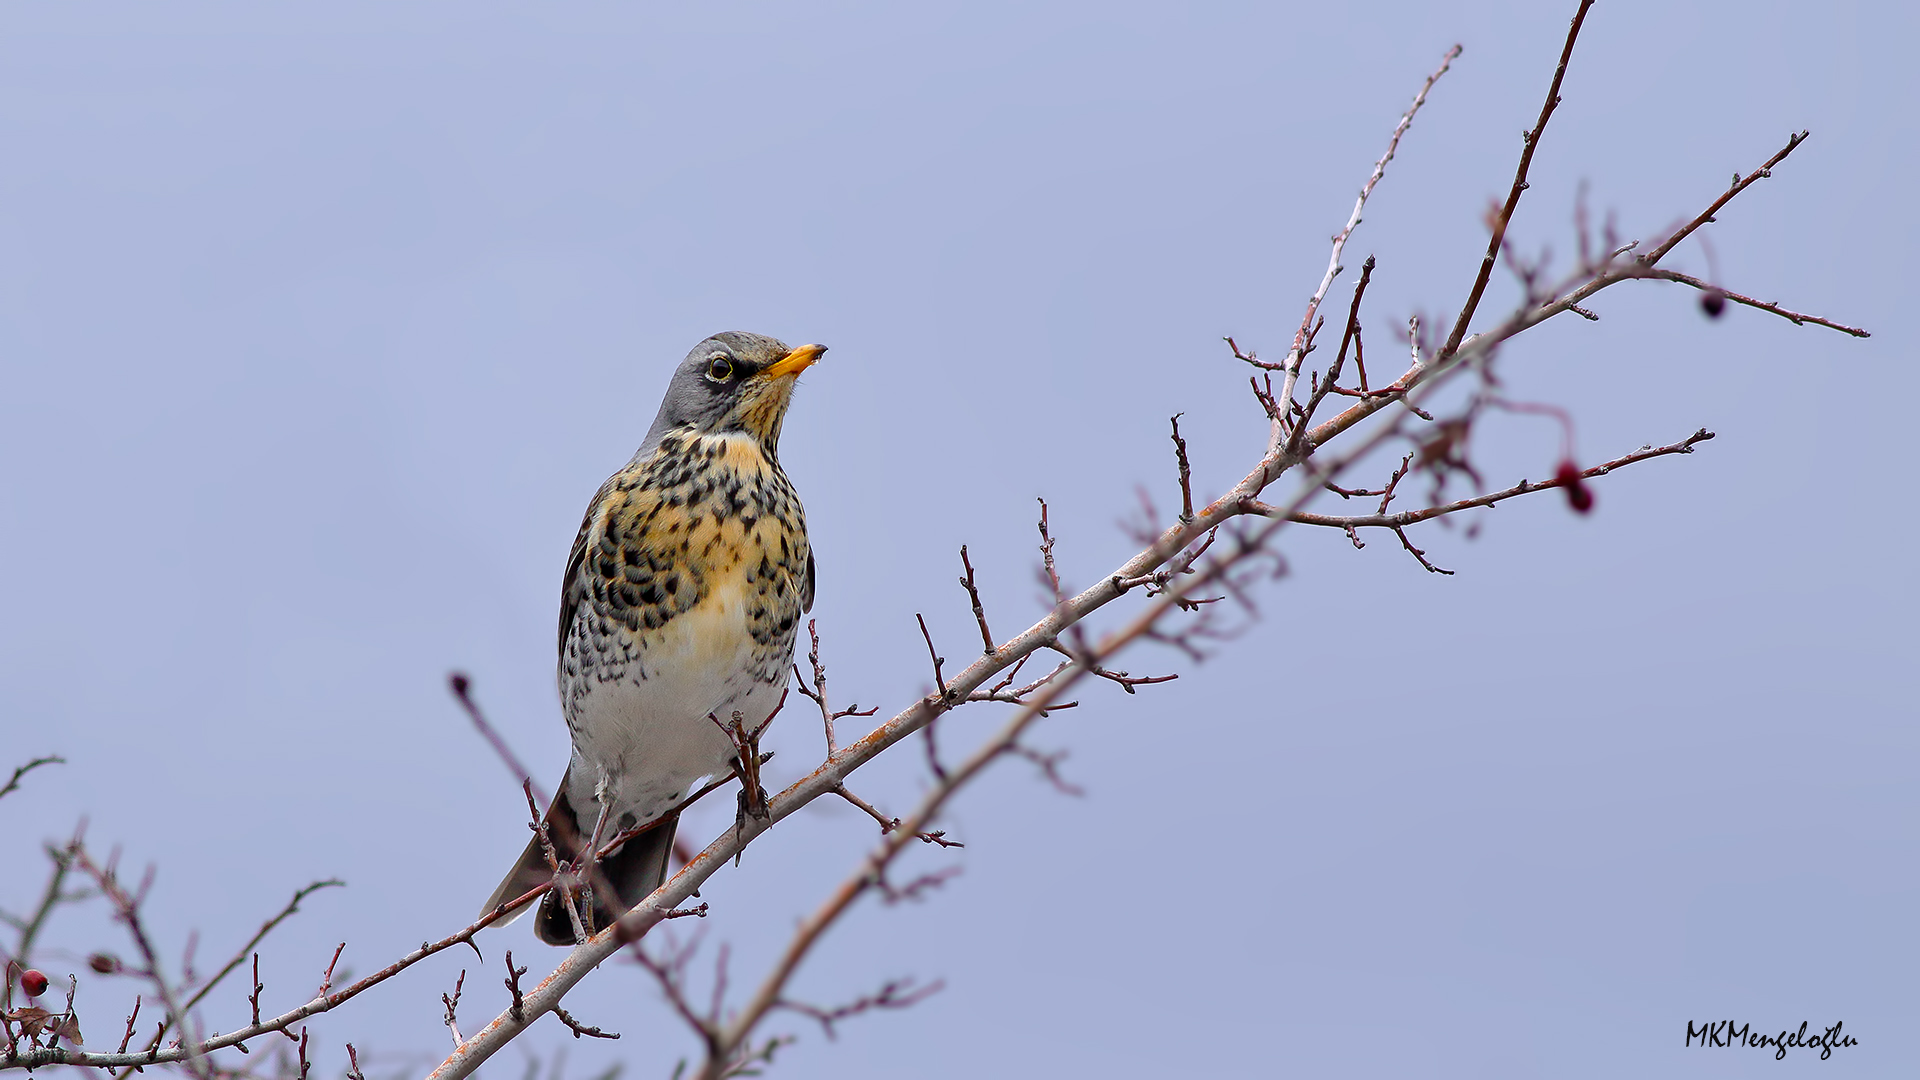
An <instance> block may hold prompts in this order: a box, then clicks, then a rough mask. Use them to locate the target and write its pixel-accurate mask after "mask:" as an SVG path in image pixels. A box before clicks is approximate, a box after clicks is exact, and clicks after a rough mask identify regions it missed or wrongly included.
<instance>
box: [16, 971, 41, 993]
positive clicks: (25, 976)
mask: <svg viewBox="0 0 1920 1080" xmlns="http://www.w3.org/2000/svg"><path fill="white" fill-rule="evenodd" d="M20 989H22V990H25V991H26V992H27V996H28V997H39V996H40V995H41V994H44V993H46V992H47V977H46V976H45V975H43V974H41V973H40V972H38V971H35V970H34V969H33V968H28V969H27V970H25V971H23V972H21V973H20Z"/></svg>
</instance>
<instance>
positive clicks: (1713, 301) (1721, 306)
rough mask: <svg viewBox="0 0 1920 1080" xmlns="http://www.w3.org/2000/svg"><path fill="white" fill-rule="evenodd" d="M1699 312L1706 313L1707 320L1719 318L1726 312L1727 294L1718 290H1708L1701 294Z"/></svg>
mask: <svg viewBox="0 0 1920 1080" xmlns="http://www.w3.org/2000/svg"><path fill="white" fill-rule="evenodd" d="M1700 310H1701V311H1704V312H1706V313H1707V318H1709V319H1717V318H1719V317H1720V314H1721V312H1724V311H1726V310H1727V294H1726V293H1723V292H1721V291H1720V290H1719V289H1708V290H1707V291H1706V292H1703V293H1701V294H1700Z"/></svg>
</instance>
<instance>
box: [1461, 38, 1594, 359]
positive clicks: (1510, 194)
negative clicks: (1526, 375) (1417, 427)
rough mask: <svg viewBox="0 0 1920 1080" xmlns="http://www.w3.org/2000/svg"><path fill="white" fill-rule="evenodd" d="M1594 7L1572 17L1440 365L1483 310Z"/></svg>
mask: <svg viewBox="0 0 1920 1080" xmlns="http://www.w3.org/2000/svg"><path fill="white" fill-rule="evenodd" d="M1592 7H1593V0H1580V8H1579V10H1578V11H1575V12H1574V14H1573V23H1572V24H1571V25H1570V26H1568V27H1567V41H1566V44H1565V45H1563V46H1561V48H1560V63H1559V64H1558V65H1557V66H1556V67H1555V68H1554V69H1553V82H1552V83H1550V84H1548V86H1547V100H1546V101H1545V102H1543V103H1542V104H1541V106H1540V119H1539V120H1537V121H1535V122H1534V125H1533V130H1531V131H1527V132H1524V133H1522V134H1521V136H1520V138H1521V140H1522V146H1521V149H1520V164H1519V166H1518V167H1517V168H1515V169H1514V172H1513V186H1512V187H1511V188H1509V189H1508V191H1507V202H1506V205H1505V206H1502V207H1501V208H1500V213H1499V214H1498V215H1497V216H1496V217H1494V219H1493V222H1492V224H1493V236H1492V237H1491V238H1489V239H1488V241H1487V253H1486V254H1485V255H1484V256H1482V257H1481V259H1480V273H1479V274H1478V275H1477V276H1475V278H1474V279H1473V289H1472V290H1471V291H1469V292H1468V293H1467V302H1466V303H1465V304H1463V305H1461V308H1460V314H1459V316H1458V317H1456V318H1455V319H1454V320H1453V330H1452V332H1451V333H1449V334H1448V335H1447V343H1446V344H1445V345H1443V346H1441V348H1440V352H1439V354H1438V355H1437V356H1436V357H1435V359H1436V360H1437V361H1439V362H1440V363H1445V362H1446V361H1448V360H1451V359H1453V355H1454V354H1455V353H1457V352H1459V351H1460V345H1461V343H1462V342H1463V341H1465V340H1466V337H1467V326H1468V324H1469V323H1471V322H1473V313H1474V311H1475V310H1477V309H1478V308H1479V307H1480V297H1481V295H1482V294H1484V293H1485V292H1486V291H1487V281H1488V280H1489V279H1490V278H1492V277H1493V264H1494V261H1495V260H1496V259H1498V258H1499V257H1500V247H1501V245H1502V244H1504V243H1506V239H1507V226H1508V225H1510V224H1512V223H1513V212H1514V209H1515V208H1516V207H1518V206H1519V205H1520V195H1521V193H1522V192H1524V191H1526V190H1527V169H1528V168H1529V167H1531V166H1532V164H1533V152H1534V151H1535V150H1538V149H1539V148H1540V136H1542V135H1544V134H1545V133H1546V130H1547V121H1548V120H1550V119H1552V118H1553V110H1554V109H1555V108H1556V107H1558V106H1559V104H1560V83H1561V81H1562V80H1564V79H1565V78H1566V77H1567V64H1568V63H1569V62H1570V61H1572V59H1573V43H1574V42H1575V41H1576V40H1578V39H1579V37H1580V27H1581V26H1582V25H1583V24H1584V23H1585V22H1586V21H1587V12H1588V11H1589V10H1591V9H1592Z"/></svg>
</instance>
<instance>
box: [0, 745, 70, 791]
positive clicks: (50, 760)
mask: <svg viewBox="0 0 1920 1080" xmlns="http://www.w3.org/2000/svg"><path fill="white" fill-rule="evenodd" d="M66 763H67V759H66V758H63V757H61V756H60V755H58V754H48V755H47V756H46V757H37V758H34V759H33V760H32V761H29V762H27V763H26V764H25V765H22V766H20V767H19V768H17V769H15V770H13V776H12V777H10V778H9V779H8V780H7V782H6V784H5V786H0V799H4V798H6V797H7V796H8V795H10V794H12V793H13V792H15V791H18V790H20V778H21V777H23V776H25V775H27V774H28V773H30V772H32V771H33V770H35V769H37V768H39V767H40V766H42V765H65V764H66Z"/></svg>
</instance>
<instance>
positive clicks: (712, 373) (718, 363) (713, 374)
mask: <svg viewBox="0 0 1920 1080" xmlns="http://www.w3.org/2000/svg"><path fill="white" fill-rule="evenodd" d="M707 378H709V379H712V380H713V381H714V382H726V381H727V380H728V379H731V378H733V361H731V360H729V359H727V358H726V357H724V356H715V357H714V358H713V359H712V360H710V361H709V362H708V363H707Z"/></svg>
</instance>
